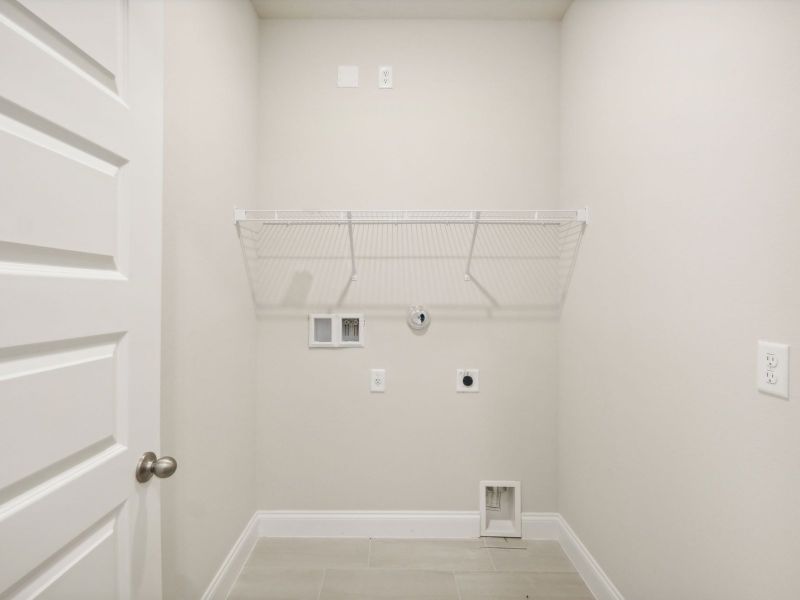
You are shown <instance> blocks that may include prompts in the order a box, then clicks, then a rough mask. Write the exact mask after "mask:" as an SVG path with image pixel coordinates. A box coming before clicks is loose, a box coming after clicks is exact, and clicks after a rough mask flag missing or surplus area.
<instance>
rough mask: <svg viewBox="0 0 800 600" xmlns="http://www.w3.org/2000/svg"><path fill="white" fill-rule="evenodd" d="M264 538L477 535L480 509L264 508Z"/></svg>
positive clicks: (261, 519) (261, 520)
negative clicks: (285, 509) (350, 509)
mask: <svg viewBox="0 0 800 600" xmlns="http://www.w3.org/2000/svg"><path fill="white" fill-rule="evenodd" d="M256 514H257V515H258V516H259V533H260V535H261V536H262V537H372V538H421V539H424V538H471V537H478V532H479V527H480V516H479V515H478V512H477V511H474V512H472V511H463V512H461V511H441V512H440V511H348V510H341V511H282V510H263V511H259V512H258V513H256Z"/></svg>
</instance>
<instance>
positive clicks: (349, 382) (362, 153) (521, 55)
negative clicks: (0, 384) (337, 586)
mask: <svg viewBox="0 0 800 600" xmlns="http://www.w3.org/2000/svg"><path fill="white" fill-rule="evenodd" d="M338 65H358V66H359V67H360V79H361V81H360V87H358V88H350V89H345V88H337V86H336V76H337V66H338ZM379 65H391V66H392V67H393V70H394V89H392V90H379V89H378V87H377V69H378V66H379ZM558 68H559V29H558V23H555V22H533V21H516V22H512V21H494V22H492V21H484V22H477V21H441V20H439V21H435V22H434V21H424V20H408V21H370V20H359V21H336V20H318V21H314V20H305V21H293V20H285V21H282V20H267V21H262V24H261V67H260V69H261V71H260V72H261V83H260V85H261V99H260V103H261V104H260V110H261V125H260V144H261V147H260V159H259V160H260V198H259V201H260V206H261V207H262V208H270V209H277V208H298V209H300V208H302V209H348V208H352V209H359V208H360V209H365V208H370V209H456V208H468V209H526V208H548V207H554V206H555V204H556V196H557V194H558V143H559V135H558V115H559V97H558V89H559V83H558ZM246 200H249V199H246ZM242 204H247V202H245V201H243V202H242ZM251 204H252V203H251ZM462 234H463V232H455V233H454V230H448V229H447V228H443V229H442V231H441V232H439V233H436V232H433V233H432V232H430V231H429V232H427V234H426V235H428V238H426V239H427V240H428V241H427V242H426V243H430V244H436V243H440V244H443V245H444V244H447V243H450V244H456V242H455V241H453V240H454V239H455V238H458V240H461V239H462V237H463V235H462ZM305 235H306V237H305V238H303V236H302V235H301V236H300V239H298V240H295V242H294V244H295V246H294V249H293V250H292V251H287V252H284V254H283V255H282V256H281V257H280V258H279V259H275V260H274V261H273V263H272V266H273V267H275V268H276V269H277V270H278V271H279V272H280V273H281V276H280V277H278V276H274V275H270V274H268V273H267V272H259V273H256V274H255V275H256V281H257V285H258V286H260V287H261V288H262V290H261V291H262V292H263V294H264V297H265V298H266V299H267V300H268V302H267V303H266V304H267V306H261V307H260V309H259V312H258V314H259V324H258V345H259V348H258V350H259V379H260V381H259V385H260V389H259V402H258V431H259V435H258V438H259V439H258V444H259V451H258V452H259V457H258V458H259V460H258V465H259V466H258V472H259V475H258V476H259V482H258V499H259V506H260V507H261V508H262V509H298V510H299V509H307V510H313V509H318V510H341V509H350V510H477V508H478V482H479V480H481V479H515V480H521V481H522V489H523V492H522V493H523V510H525V511H552V510H555V509H556V476H555V466H556V454H555V452H556V439H555V435H556V404H555V401H556V376H555V370H556V352H555V343H556V321H555V318H554V316H553V315H552V314H550V313H546V312H545V313H540V312H536V311H531V310H512V307H510V306H502V304H503V302H501V306H499V307H494V308H491V309H488V308H486V307H485V306H481V305H480V302H476V298H478V300H480V294H479V293H478V292H477V291H476V288H475V287H474V284H471V283H467V282H464V280H463V268H464V266H463V263H462V262H460V261H447V260H445V261H440V262H439V264H438V266H437V269H438V271H437V270H430V269H428V270H426V268H425V267H424V266H420V265H421V262H420V261H417V262H418V263H419V264H417V265H416V266H414V264H413V263H414V260H405V259H404V260H402V261H394V262H393V259H390V258H387V257H386V256H383V255H382V254H381V252H380V251H378V250H376V249H375V248H373V250H375V251H374V252H372V254H371V256H370V258H369V260H366V259H365V260H363V261H362V265H361V266H362V267H363V268H365V269H366V270H367V271H368V273H367V274H366V275H365V276H364V277H362V278H361V279H360V280H359V281H358V282H356V283H353V284H352V286H350V287H349V288H348V287H347V285H348V280H349V278H348V277H347V272H346V269H345V270H344V271H343V270H342V269H340V268H338V266H337V267H334V266H333V265H334V263H336V264H337V265H338V264H339V263H341V262H342V261H344V260H345V259H346V252H345V253H344V254H342V249H341V248H340V247H339V245H337V244H340V242H341V241H342V239H343V238H342V237H341V236H342V230H341V229H339V230H337V229H336V228H335V227H334V228H328V229H327V230H324V229H323V228H317V229H315V230H314V231H313V232H312V231H307V232H306V234H305ZM375 235H376V236H378V237H380V236H381V235H383V236H387V235H391V234H390V233H389V232H387V231H382V232H378V231H376V232H375ZM398 235H399V234H398ZM420 235H421V234H420ZM448 236H450V237H448ZM459 236H461V237H459ZM412 238H413V239H411V240H410V241H409V240H406V245H407V246H408V247H407V248H406V250H408V251H409V252H410V253H411V254H413V253H414V252H415V251H416V249H417V246H419V244H421V243H422V242H421V241H420V240H419V239H417V238H414V236H412ZM331 240H333V241H335V242H336V243H335V244H334V243H333V241H331ZM337 240H338V241H337ZM447 240H449V242H448V241H447ZM329 241H330V245H329ZM375 243H376V245H377V246H380V244H381V243H382V242H375ZM392 243H394V242H392ZM458 243H460V242H458ZM283 248H284V249H285V248H286V246H285V245H284V246H283ZM393 248H394V249H395V251H396V250H397V249H398V248H399V246H393ZM313 253H316V254H315V256H313V257H312V256H311V254H313ZM326 260H328V261H332V262H326ZM292 261H295V262H292ZM337 261H338V262H337ZM367 263H368V264H367ZM262 264H263V262H262ZM398 265H400V266H398ZM370 269H371V270H370ZM404 269H405V270H404ZM370 273H374V274H375V276H374V277H370V276H369V274H370ZM389 273H391V274H392V275H391V276H390V275H389ZM423 273H424V275H423ZM251 276H253V273H251ZM514 284H515V282H514V281H506V282H502V281H501V282H500V283H498V284H497V286H496V287H495V289H493V290H492V292H493V293H495V294H497V295H498V296H501V297H502V298H507V297H508V295H507V294H506V291H507V290H505V289H499V287H501V286H503V285H505V286H506V287H511V286H513V285H514ZM326 286H327V288H329V289H328V290H327V292H326V289H325V288H326ZM470 286H472V287H470ZM309 290H311V291H309ZM340 293H341V295H340ZM339 298H341V300H340V299H339ZM411 302H414V303H421V304H425V305H428V307H429V308H430V309H431V311H432V316H433V320H432V324H431V327H430V329H429V331H428V332H427V333H426V334H425V335H422V336H420V335H414V334H413V333H412V332H411V331H410V330H409V328H408V327H407V326H406V323H405V317H406V307H407V304H408V303H411ZM509 304H510V302H509ZM345 306H346V307H347V309H348V310H354V311H358V312H362V311H363V312H364V313H365V315H366V318H367V329H366V331H367V346H366V347H365V348H363V349H340V350H321V349H313V350H312V349H309V348H308V347H307V336H308V334H307V327H308V326H307V315H308V313H309V312H315V311H317V312H325V311H328V310H330V311H336V310H338V309H342V308H343V307H345ZM515 308H519V307H515ZM459 367H466V368H478V369H480V387H481V392H480V393H479V394H456V392H455V370H456V368H459ZM370 368H385V369H386V371H387V391H386V393H384V394H370V393H369V389H368V378H369V369H370Z"/></svg>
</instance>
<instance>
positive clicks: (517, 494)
mask: <svg viewBox="0 0 800 600" xmlns="http://www.w3.org/2000/svg"><path fill="white" fill-rule="evenodd" d="M480 507H481V536H486V537H514V538H520V537H522V490H521V486H520V482H519V481H481V483H480Z"/></svg>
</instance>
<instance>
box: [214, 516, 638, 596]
mask: <svg viewBox="0 0 800 600" xmlns="http://www.w3.org/2000/svg"><path fill="white" fill-rule="evenodd" d="M479 532H480V512H479V511H346V510H334V511H302V510H301V511H288V510H261V511H257V512H256V513H255V514H254V515H253V517H252V518H251V519H250V521H249V522H248V524H247V525H246V526H245V529H244V531H243V532H242V534H241V535H240V536H239V539H238V540H237V541H236V543H235V544H234V546H233V548H232V549H231V551H230V553H229V554H228V556H227V558H226V559H225V561H224V562H223V563H222V566H221V567H220V569H219V571H218V572H217V574H216V575H215V576H214V579H213V580H212V581H211V584H210V585H209V586H208V589H207V590H206V593H205V594H204V595H203V600H222V599H223V598H225V596H227V594H228V592H230V589H231V587H232V586H233V584H234V582H235V581H236V578H237V577H238V576H239V573H240V572H241V570H242V567H243V566H244V564H245V562H247V558H248V557H249V555H250V552H251V551H252V549H253V547H254V546H255V544H256V541H258V538H259V537H370V538H408V539H414V538H416V539H435V538H438V539H469V538H477V537H478V534H479ZM522 537H523V539H529V540H555V541H558V542H559V543H560V544H561V546H562V548H563V549H564V552H565V553H566V555H567V556H568V557H569V559H570V560H571V561H572V563H573V564H574V565H575V569H576V570H577V571H578V573H579V574H580V576H581V577H582V578H583V580H584V581H585V582H586V585H587V587H588V588H589V589H590V590H591V592H592V594H594V596H595V598H596V600H624V598H623V596H622V594H621V593H620V592H619V590H618V589H617V588H616V587H615V586H614V584H613V583H612V582H611V580H610V579H609V578H608V576H607V575H606V574H605V572H604V571H603V569H602V568H601V567H600V565H599V564H598V563H597V561H596V560H595V559H594V557H593V556H592V555H591V554H590V553H589V551H588V550H587V549H586V546H584V545H583V543H582V542H581V540H580V539H579V538H578V536H577V535H576V534H575V532H574V531H573V530H572V528H571V527H570V526H569V524H567V522H566V521H565V520H564V518H563V517H562V516H561V515H560V514H559V513H522Z"/></svg>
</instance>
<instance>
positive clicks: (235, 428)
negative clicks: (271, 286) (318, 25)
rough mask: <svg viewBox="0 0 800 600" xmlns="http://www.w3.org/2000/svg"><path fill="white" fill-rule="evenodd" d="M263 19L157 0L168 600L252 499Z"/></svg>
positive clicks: (207, 562)
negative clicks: (249, 257) (162, 87)
mask: <svg viewBox="0 0 800 600" xmlns="http://www.w3.org/2000/svg"><path fill="white" fill-rule="evenodd" d="M257 66H258V19H257V17H256V15H255V12H254V10H253V7H252V5H251V4H250V3H249V2H247V1H245V0H199V1H198V0H192V1H189V0H170V1H169V2H166V107H165V170H164V182H165V192H164V292H163V294H164V296H163V301H164V317H163V331H162V336H163V369H162V373H163V386H162V405H163V409H162V410H163V430H162V439H163V443H162V449H163V452H164V453H166V454H172V455H174V456H175V457H176V458H177V459H178V463H179V468H178V472H177V473H176V474H175V475H174V476H173V477H172V478H171V479H170V480H168V481H164V482H161V484H160V485H161V486H162V493H163V499H164V509H163V545H164V597H165V598H170V599H179V598H180V599H183V598H186V599H195V598H199V597H200V596H201V595H202V592H203V591H204V590H205V588H206V587H207V585H208V583H209V582H210V580H211V578H212V577H213V576H214V573H215V572H216V570H217V569H218V568H219V566H220V564H221V563H222V561H223V559H224V558H225V556H226V554H227V553H228V551H229V550H230V548H231V546H232V545H233V543H234V542H235V540H236V539H237V537H238V536H239V534H240V533H241V531H242V529H243V527H244V525H245V523H247V521H248V519H249V518H250V517H251V516H252V514H253V511H254V510H255V509H256V501H255V467H254V464H255V427H254V419H253V417H254V415H255V405H254V400H255V389H256V382H255V335H256V331H255V319H254V316H253V307H252V301H251V299H250V292H249V286H248V283H247V279H246V275H245V271H244V266H243V264H242V259H241V252H240V249H239V243H238V240H237V237H236V233H235V230H234V228H233V225H232V224H231V219H232V211H233V207H234V205H236V204H242V203H248V202H252V201H253V198H254V197H255V188H256V186H255V175H256V159H255V156H256V153H257V147H258V144H257V135H256V128H257V123H256V121H257V117H256V114H257V96H258V91H257V85H258V77H259V74H258V68H257Z"/></svg>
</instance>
